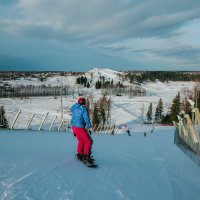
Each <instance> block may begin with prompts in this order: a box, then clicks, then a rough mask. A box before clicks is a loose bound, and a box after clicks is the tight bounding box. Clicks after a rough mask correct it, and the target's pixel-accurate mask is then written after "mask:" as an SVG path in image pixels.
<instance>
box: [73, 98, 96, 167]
mask: <svg viewBox="0 0 200 200" xmlns="http://www.w3.org/2000/svg"><path fill="white" fill-rule="evenodd" d="M85 103H86V100H85V98H79V99H78V103H75V104H74V105H73V106H72V107H71V112H72V120H71V124H72V130H73V133H74V136H75V137H76V138H77V140H78V150H77V151H78V152H77V158H78V159H79V160H81V161H83V162H84V163H85V164H86V165H93V164H94V159H93V158H92V157H91V153H92V144H93V140H92V138H91V136H90V135H89V134H88V132H89V133H90V134H91V132H92V126H91V122H90V117H89V114H88V109H87V108H86V106H85ZM86 126H87V128H88V129H89V130H88V131H87V130H86V128H85V127H86Z"/></svg>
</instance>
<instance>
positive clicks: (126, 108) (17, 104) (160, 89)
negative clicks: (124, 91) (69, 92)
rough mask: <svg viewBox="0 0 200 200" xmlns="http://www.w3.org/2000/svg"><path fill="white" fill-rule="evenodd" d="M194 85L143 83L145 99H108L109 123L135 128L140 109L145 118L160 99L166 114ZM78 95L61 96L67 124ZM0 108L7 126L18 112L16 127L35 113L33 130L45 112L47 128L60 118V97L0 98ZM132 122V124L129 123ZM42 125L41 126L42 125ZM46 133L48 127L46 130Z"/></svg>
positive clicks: (26, 121) (122, 97) (115, 97)
mask: <svg viewBox="0 0 200 200" xmlns="http://www.w3.org/2000/svg"><path fill="white" fill-rule="evenodd" d="M194 85H195V83H194V82H169V83H161V82H156V83H146V84H144V85H142V87H144V88H145V89H146V90H147V96H144V97H134V98H130V97H128V96H121V97H118V96H111V99H112V108H111V115H112V119H111V120H112V123H113V124H115V125H117V126H118V125H122V124H125V123H127V124H128V125H129V126H130V127H131V126H133V128H134V126H135V122H137V123H138V122H141V120H139V118H141V115H142V113H141V109H142V107H144V115H146V113H147V110H148V107H149V104H150V103H152V104H153V114H154V113H155V109H156V106H157V104H158V101H159V99H160V98H162V100H163V104H164V112H165V113H166V112H167V111H169V108H170V105H171V103H172V100H173V98H174V97H175V96H176V95H177V93H178V92H181V90H182V89H183V88H185V89H192V88H193V87H194ZM90 92H92V93H93V97H94V100H98V99H99V98H100V97H101V95H100V91H99V90H94V89H91V90H90ZM77 99H78V96H63V99H62V101H63V107H64V110H63V111H64V117H65V119H66V120H67V121H70V118H71V116H70V112H69V110H70V107H71V106H72V105H73V104H74V103H75V102H77ZM0 105H4V108H5V110H6V115H7V118H8V121H9V123H10V124H11V123H12V122H13V120H14V118H15V116H16V114H17V112H18V111H19V110H21V114H20V117H19V119H18V120H17V123H16V128H18V129H19V128H26V126H27V124H28V121H29V120H30V118H31V116H32V114H33V113H35V114H36V116H35V117H34V121H33V122H32V124H33V126H34V127H32V128H33V129H37V128H38V126H39V124H40V123H41V120H42V118H43V117H44V115H45V114H46V113H47V112H49V115H48V117H47V120H46V122H45V123H46V127H49V126H50V124H51V122H52V120H53V119H54V117H55V116H57V117H58V119H57V126H58V124H59V122H60V121H59V120H60V118H61V100H60V97H59V96H58V97H56V98H55V97H53V96H50V97H30V98H23V99H20V98H0ZM133 122H134V123H133ZM44 126H45V125H44ZM46 129H47V130H48V128H46Z"/></svg>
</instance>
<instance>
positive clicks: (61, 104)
mask: <svg viewBox="0 0 200 200" xmlns="http://www.w3.org/2000/svg"><path fill="white" fill-rule="evenodd" d="M62 91H63V85H62V86H61V95H60V107H61V108H60V109H61V120H63V102H62Z"/></svg>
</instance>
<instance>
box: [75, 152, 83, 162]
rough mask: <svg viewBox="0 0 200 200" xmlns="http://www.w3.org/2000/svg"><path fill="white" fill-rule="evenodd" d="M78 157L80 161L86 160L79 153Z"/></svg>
mask: <svg viewBox="0 0 200 200" xmlns="http://www.w3.org/2000/svg"><path fill="white" fill-rule="evenodd" d="M76 156H77V158H78V159H79V160H81V161H83V159H84V155H83V154H79V153H77V155H76Z"/></svg>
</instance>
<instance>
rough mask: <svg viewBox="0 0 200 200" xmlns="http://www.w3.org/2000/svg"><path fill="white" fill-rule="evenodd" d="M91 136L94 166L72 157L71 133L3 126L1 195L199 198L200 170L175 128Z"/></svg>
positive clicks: (21, 199) (18, 199) (8, 198)
mask: <svg viewBox="0 0 200 200" xmlns="http://www.w3.org/2000/svg"><path fill="white" fill-rule="evenodd" d="M92 137H93V140H94V145H93V155H94V156H95V158H96V160H97V163H98V164H99V168H97V169H89V168H86V167H85V166H83V165H82V164H81V163H80V162H79V161H77V160H76V159H75V156H74V155H75V153H76V138H74V137H73V135H72V134H68V133H66V134H63V133H52V132H42V133H41V132H27V131H14V132H13V131H1V132H0V200H28V199H29V200H30V199H31V200H47V199H48V200H79V199H81V200H94V199H95V200H110V199H115V200H135V199H136V200H150V199H153V200H180V199H181V200H189V199H191V200H198V199H199V196H200V184H199V177H200V170H199V168H198V166H197V165H196V164H195V163H193V162H192V161H191V160H190V159H189V158H188V157H187V156H185V154H183V153H182V151H180V149H179V148H177V146H176V145H174V144H173V128H167V129H160V128H158V129H155V132H154V133H153V134H148V135H147V137H144V136H143V134H140V133H137V132H134V133H133V134H132V136H131V137H129V136H127V135H119V136H114V137H113V136H109V135H104V134H103V135H93V136H92Z"/></svg>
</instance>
